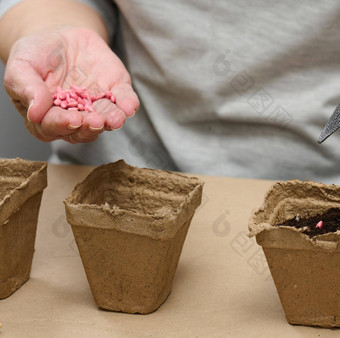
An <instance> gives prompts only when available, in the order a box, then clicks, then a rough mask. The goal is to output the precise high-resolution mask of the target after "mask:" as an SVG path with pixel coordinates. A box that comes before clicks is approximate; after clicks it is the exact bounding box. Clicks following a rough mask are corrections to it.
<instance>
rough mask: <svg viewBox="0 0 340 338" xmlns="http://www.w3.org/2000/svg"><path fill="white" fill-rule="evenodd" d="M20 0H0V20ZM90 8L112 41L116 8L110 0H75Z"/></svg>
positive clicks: (115, 21) (115, 22)
mask: <svg viewBox="0 0 340 338" xmlns="http://www.w3.org/2000/svg"><path fill="white" fill-rule="evenodd" d="M21 1H22V0H6V1H3V0H2V1H1V0H0V18H1V17H2V16H3V15H4V14H5V13H6V12H7V11H8V10H9V9H10V8H12V7H13V6H15V5H17V4H18V3H19V2H21ZM76 1H77V2H81V3H83V4H86V5H88V6H90V7H92V8H93V9H94V10H95V11H97V12H98V14H99V15H100V16H101V17H102V19H103V20H104V23H105V25H106V29H107V31H108V34H109V39H110V41H112V39H113V36H114V33H115V30H116V25H117V8H116V6H115V4H114V2H113V1H112V0H76Z"/></svg>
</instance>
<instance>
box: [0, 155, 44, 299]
mask: <svg viewBox="0 0 340 338" xmlns="http://www.w3.org/2000/svg"><path fill="white" fill-rule="evenodd" d="M46 186H47V163H46V162H31V161H25V160H21V159H10V160H0V298H6V297H8V296H10V295H11V294H12V293H13V292H15V291H16V290H17V289H18V288H20V286H21V285H22V284H24V283H25V282H26V281H27V280H28V279H29V276H30V272H31V265H32V259H33V253H34V242H35V234H36V228H37V221H38V213H39V208H40V202H41V197H42V193H43V190H44V188H45V187H46Z"/></svg>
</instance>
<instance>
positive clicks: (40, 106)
mask: <svg viewBox="0 0 340 338" xmlns="http://www.w3.org/2000/svg"><path fill="white" fill-rule="evenodd" d="M4 85H5V88H6V90H7V92H8V93H9V95H10V96H11V98H12V99H13V100H15V101H20V102H21V104H22V105H23V106H24V107H28V110H27V119H28V120H29V121H32V122H34V123H41V121H42V119H43V117H44V116H45V114H46V113H47V111H48V110H49V109H50V108H51V107H52V103H53V101H52V94H51V92H50V91H49V89H48V87H47V86H46V84H45V83H44V81H43V80H42V78H41V76H40V75H39V74H38V73H37V72H36V71H35V70H34V69H33V68H31V67H30V66H27V65H25V67H23V66H21V65H18V64H17V65H15V63H14V62H11V64H7V67H6V71H5V76H4Z"/></svg>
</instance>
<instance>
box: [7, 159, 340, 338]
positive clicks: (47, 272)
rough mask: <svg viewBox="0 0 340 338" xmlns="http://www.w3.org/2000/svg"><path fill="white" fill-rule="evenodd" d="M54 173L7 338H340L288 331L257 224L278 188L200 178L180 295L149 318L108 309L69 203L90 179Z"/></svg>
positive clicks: (10, 306)
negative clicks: (92, 279)
mask: <svg viewBox="0 0 340 338" xmlns="http://www.w3.org/2000/svg"><path fill="white" fill-rule="evenodd" d="M91 169H92V167H86V166H58V165H49V168H48V187H47V188H46V190H45V191H44V195H43V200H42V204H41V208H40V214H39V220H38V231H37V238H36V245H35V247H36V252H35V254H34V259H33V265H32V272H31V278H30V280H29V281H28V282H27V283H25V284H24V285H23V286H22V287H21V288H20V289H19V290H17V291H16V292H15V293H14V294H13V295H12V296H10V297H8V298H7V299H4V300H1V301H0V322H1V323H2V328H1V329H0V337H1V338H2V337H34V338H39V337H44V338H45V337H82V338H86V337H113V336H114V337H276V338H278V337H336V336H338V335H339V330H336V329H335V330H334V329H333V330H330V329H322V328H311V327H303V326H293V325H289V324H288V323H287V322H286V319H285V316H284V312H283V310H282V307H281V304H280V301H279V297H278V294H277V292H276V289H275V286H274V283H273V280H272V278H271V276H270V272H269V270H268V266H267V263H266V261H265V257H264V255H263V252H262V249H261V247H259V246H258V245H257V244H256V241H255V239H254V238H248V236H247V233H248V229H247V227H248V219H249V216H250V213H251V211H252V209H254V208H257V207H259V206H260V205H261V203H262V200H263V196H264V193H265V192H266V190H267V189H268V188H269V186H270V185H271V183H272V182H271V181H263V180H249V179H235V178H221V177H209V176H200V175H197V176H198V177H200V178H201V179H202V180H203V181H204V182H205V187H204V191H203V200H202V205H201V206H200V207H199V209H197V211H196V214H195V216H194V218H193V220H192V223H191V226H190V229H189V232H188V235H187V238H186V241H185V243H184V248H183V252H182V255H181V258H180V261H179V265H178V269H177V272H176V275H175V279H174V282H173V289H172V292H171V294H170V296H169V297H168V299H167V300H166V302H165V303H164V304H163V305H162V306H161V307H160V308H159V309H158V310H157V311H155V312H154V313H151V314H148V315H136V314H124V313H117V312H110V311H104V310H101V309H99V308H98V307H97V306H96V304H95V302H94V300H93V298H92V294H91V291H90V288H89V285H88V282H87V279H86V275H85V272H84V269H83V266H82V263H81V260H80V257H79V254H78V250H77V246H76V244H75V241H74V238H73V234H72V231H71V228H70V226H69V225H68V223H67V222H66V219H65V210H64V205H63V200H64V199H65V198H66V197H67V196H68V195H69V194H70V193H71V191H72V189H73V187H74V185H75V184H76V183H77V182H80V181H81V180H82V179H83V178H85V177H86V175H87V174H88V173H89V172H90V171H91Z"/></svg>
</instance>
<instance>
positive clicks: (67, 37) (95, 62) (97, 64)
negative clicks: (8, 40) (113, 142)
mask: <svg viewBox="0 0 340 338" xmlns="http://www.w3.org/2000/svg"><path fill="white" fill-rule="evenodd" d="M4 80H5V81H4V82H5V88H6V90H7V92H8V93H9V95H10V97H11V99H12V101H13V103H14V104H15V106H16V108H17V109H18V111H19V112H20V113H21V115H22V116H23V117H24V118H25V123H26V127H27V129H28V130H29V131H30V133H32V134H33V135H34V136H35V137H37V138H38V139H40V140H42V141H46V142H49V141H52V140H55V139H64V140H65V141H68V142H70V143H78V142H91V141H94V140H95V139H96V138H97V137H98V135H99V134H100V133H101V132H103V131H104V130H112V129H119V128H120V127H121V126H122V125H123V124H124V122H125V120H126V118H127V117H129V116H133V115H134V113H135V112H136V111H137V110H138V107H139V100H138V97H137V95H136V93H135V92H134V91H133V89H132V86H131V79H130V76H129V74H128V72H127V70H126V69H125V67H124V65H123V64H122V62H121V61H120V60H119V58H118V57H117V56H116V55H115V54H114V53H113V52H112V51H111V49H110V48H109V47H108V46H107V44H106V43H105V41H103V40H102V39H101V38H100V37H99V36H98V35H97V34H96V33H94V32H93V31H91V30H88V29H83V28H74V27H73V28H67V29H65V28H64V29H62V30H55V31H51V32H44V33H41V34H36V35H32V36H27V37H24V38H22V39H20V40H18V41H17V42H16V43H15V44H14V46H13V48H12V50H11V53H10V57H9V60H8V62H7V66H6V71H5V79H4ZM71 85H77V86H81V87H86V89H87V90H89V91H90V92H91V94H97V93H99V92H103V91H111V92H112V93H113V95H114V96H115V97H116V102H115V104H114V103H112V102H110V101H109V100H106V99H102V100H98V101H96V102H94V108H95V111H94V112H87V111H75V110H65V109H62V108H60V107H55V106H52V105H53V102H52V96H53V94H54V93H55V91H56V89H57V87H58V86H60V87H62V88H63V89H68V88H69V87H70V86H71ZM28 108H29V111H28V113H27V110H28Z"/></svg>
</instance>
